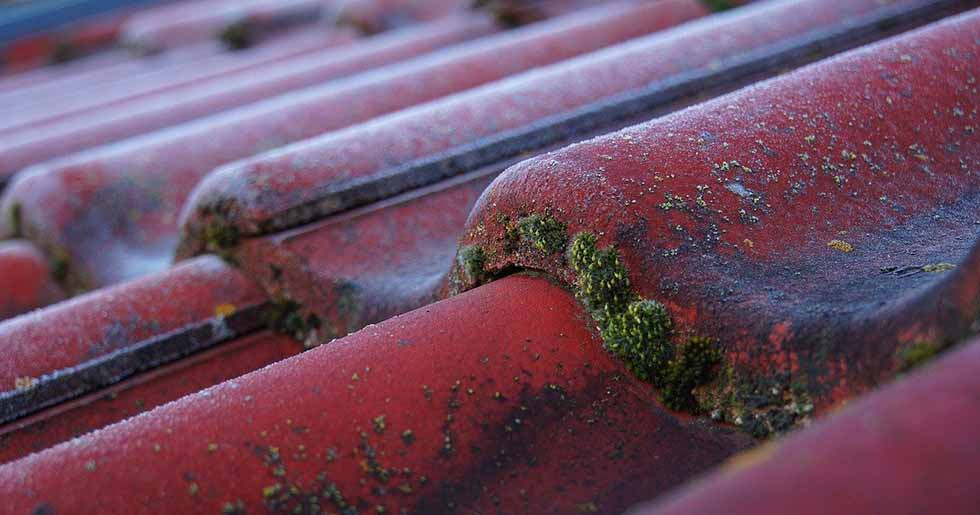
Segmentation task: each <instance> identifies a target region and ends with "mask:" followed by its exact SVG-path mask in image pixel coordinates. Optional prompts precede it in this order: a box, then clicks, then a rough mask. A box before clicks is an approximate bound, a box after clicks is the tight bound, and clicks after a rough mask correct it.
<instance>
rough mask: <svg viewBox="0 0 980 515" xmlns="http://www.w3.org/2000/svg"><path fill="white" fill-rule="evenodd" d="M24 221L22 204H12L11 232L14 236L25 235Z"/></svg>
mask: <svg viewBox="0 0 980 515" xmlns="http://www.w3.org/2000/svg"><path fill="white" fill-rule="evenodd" d="M23 223H24V216H23V211H22V208H21V206H20V204H16V203H15V204H13V205H12V206H10V233H11V237H13V238H20V237H21V236H23V230H24V229H23V227H22V224H23Z"/></svg>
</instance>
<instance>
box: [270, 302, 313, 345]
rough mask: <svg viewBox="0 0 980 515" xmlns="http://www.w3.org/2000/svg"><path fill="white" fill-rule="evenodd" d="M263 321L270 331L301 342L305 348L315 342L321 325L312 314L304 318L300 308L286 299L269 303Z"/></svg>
mask: <svg viewBox="0 0 980 515" xmlns="http://www.w3.org/2000/svg"><path fill="white" fill-rule="evenodd" d="M265 320H266V324H267V325H268V326H269V328H270V329H272V330H273V331H275V332H278V333H281V334H285V335H287V336H289V337H291V338H293V339H294V340H297V341H300V342H303V343H304V345H306V347H307V348H309V347H311V346H312V345H311V342H315V340H316V337H317V332H318V331H319V329H320V327H321V325H322V324H321V322H320V317H318V316H316V315H315V314H313V313H310V314H309V315H307V316H305V317H304V316H303V314H302V306H300V305H299V304H298V303H297V302H294V301H291V300H287V299H277V300H275V301H273V302H271V303H270V304H269V307H268V308H266V311H265Z"/></svg>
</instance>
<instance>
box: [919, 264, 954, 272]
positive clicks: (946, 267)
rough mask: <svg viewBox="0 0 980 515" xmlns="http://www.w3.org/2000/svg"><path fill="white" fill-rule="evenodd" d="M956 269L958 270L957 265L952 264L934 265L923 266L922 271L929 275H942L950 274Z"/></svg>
mask: <svg viewBox="0 0 980 515" xmlns="http://www.w3.org/2000/svg"><path fill="white" fill-rule="evenodd" d="M954 268H956V265H954V264H952V263H934V264H931V265H925V266H923V267H922V271H923V272H926V273H929V274H941V273H943V272H949V271H950V270H952V269H954Z"/></svg>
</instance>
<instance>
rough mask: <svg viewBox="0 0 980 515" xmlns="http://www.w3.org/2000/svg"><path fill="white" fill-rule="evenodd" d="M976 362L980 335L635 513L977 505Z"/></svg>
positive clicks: (979, 389)
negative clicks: (909, 374) (914, 370)
mask: <svg viewBox="0 0 980 515" xmlns="http://www.w3.org/2000/svg"><path fill="white" fill-rule="evenodd" d="M978 367H980V342H977V341H976V340H973V341H972V342H970V343H968V344H964V348H963V349H960V350H957V351H955V352H951V353H950V355H949V356H946V357H944V358H942V359H940V360H939V361H938V362H937V363H935V364H933V365H931V366H929V367H927V368H925V369H924V370H922V371H921V372H918V373H916V374H914V375H912V376H909V377H907V378H904V379H902V380H901V381H899V382H898V383H896V384H893V385H889V386H886V387H884V388H883V389H882V390H881V391H879V392H875V393H872V394H869V395H868V397H867V398H864V399H860V400H858V401H856V402H855V403H853V404H851V405H849V406H847V408H845V409H844V410H843V412H841V413H838V414H834V415H832V416H830V417H829V418H828V420H825V421H823V422H821V423H818V424H816V425H815V426H814V427H813V428H811V429H809V430H806V431H803V432H801V433H799V434H796V435H793V436H790V437H787V438H786V439H785V440H783V441H780V442H777V443H772V444H769V445H767V446H765V447H762V448H759V449H756V450H753V451H750V452H748V453H746V454H745V455H739V456H737V457H736V458H734V459H733V460H732V461H731V462H730V463H729V464H728V465H727V466H725V467H723V468H721V469H720V470H719V471H718V472H717V473H714V474H712V475H711V476H710V477H708V478H706V479H704V480H702V481H699V482H697V483H694V484H693V485H692V486H691V487H690V488H687V489H685V490H684V491H682V492H680V493H678V494H677V495H674V496H672V497H671V498H670V499H668V500H665V501H664V502H662V503H660V504H658V505H651V506H647V507H642V508H638V509H636V510H634V511H632V512H631V513H635V514H648V515H694V514H702V513H729V514H732V515H741V514H746V515H747V514H753V515H754V514H760V515H768V514H773V515H775V514H783V513H798V514H800V515H810V514H813V515H816V514H823V513H840V514H847V515H851V514H855V515H856V514H860V513H887V514H894V515H899V514H906V513H908V514H913V513H946V514H949V515H968V514H973V513H976V510H977V506H980V491H978V490H977V488H976V473H977V466H978V464H980V447H978V446H977V445H976V434H977V431H978V430H980V402H978V399H980V380H978V375H977V369H978Z"/></svg>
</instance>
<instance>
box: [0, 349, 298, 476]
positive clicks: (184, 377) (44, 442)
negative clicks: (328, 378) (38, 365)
mask: <svg viewBox="0 0 980 515" xmlns="http://www.w3.org/2000/svg"><path fill="white" fill-rule="evenodd" d="M301 350H302V346H301V345H300V344H299V343H297V342H296V340H294V339H292V338H290V337H288V336H284V335H280V334H276V333H272V332H269V331H263V332H260V333H256V334H252V335H248V336H243V337H241V338H236V339H235V340H233V341H231V342H228V343H225V344H223V345H219V346H216V347H214V348H213V349H209V350H206V351H204V352H199V353H196V354H194V355H192V356H189V357H187V358H184V359H181V360H179V361H176V362H174V363H171V364H169V365H163V366H160V367H157V368H155V369H153V370H152V371H149V372H147V373H144V374H140V375H137V376H134V377H132V378H130V379H127V380H125V381H121V382H119V383H118V384H114V385H112V386H110V387H108V388H105V389H103V390H100V391H98V392H95V393H92V394H89V395H85V396H83V397H80V398H78V399H75V400H72V401H69V402H65V403H63V404H60V405H58V406H56V407H52V408H49V409H47V410H45V411H42V412H40V413H38V414H35V415H32V416H29V417H26V418H23V419H21V420H17V421H15V422H11V423H8V424H6V425H4V426H0V463H7V462H9V461H13V460H16V459H18V458H22V457H24V456H27V455H28V454H31V453H33V452H37V451H41V450H44V449H47V448H48V447H53V446H55V445H57V444H59V443H61V442H67V441H68V440H71V439H72V438H75V437H78V436H81V435H84V434H86V433H89V432H91V431H94V430H96V429H101V428H103V427H105V426H108V425H110V424H113V423H115V422H118V421H120V420H124V419H127V418H130V417H134V416H136V415H139V414H140V413H143V412H146V411H150V410H152V409H153V408H155V407H157V406H162V405H163V404H166V403H168V402H170V401H173V400H176V399H179V398H181V397H183V396H185V395H189V394H192V393H194V392H198V391H200V390H203V389H205V388H208V387H210V386H213V385H216V384H218V383H221V382H223V381H227V380H229V379H233V378H235V377H239V376H241V375H243V374H246V373H248V372H251V371H253V370H257V369H260V368H262V367H264V366H266V365H268V364H270V363H275V362H277V361H281V360H283V359H286V358H288V357H290V356H293V355H295V354H297V353H299V352H300V351H301Z"/></svg>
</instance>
